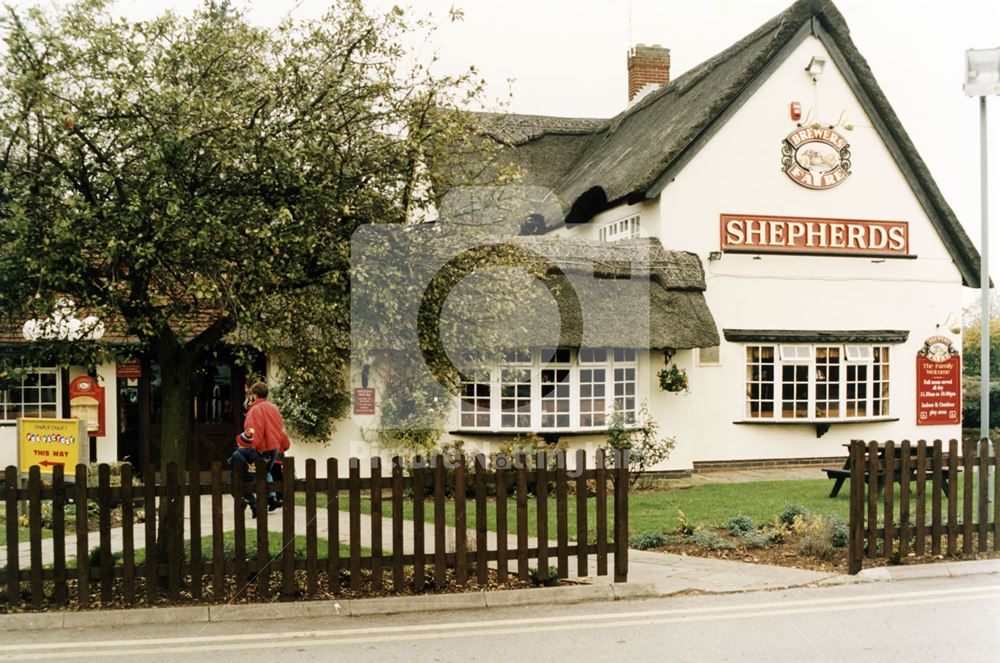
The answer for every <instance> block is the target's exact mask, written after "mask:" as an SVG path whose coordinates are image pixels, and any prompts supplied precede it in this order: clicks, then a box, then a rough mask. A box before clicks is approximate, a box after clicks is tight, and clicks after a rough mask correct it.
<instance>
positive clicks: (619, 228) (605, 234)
mask: <svg viewBox="0 0 1000 663" xmlns="http://www.w3.org/2000/svg"><path fill="white" fill-rule="evenodd" d="M638 236H639V215H638V214H633V215H632V216H628V217H625V218H624V219H618V220H617V221H610V222H608V223H605V224H603V225H601V226H598V228H597V238H598V239H599V240H601V241H602V242H617V241H620V240H623V239H635V238H636V237H638Z"/></svg>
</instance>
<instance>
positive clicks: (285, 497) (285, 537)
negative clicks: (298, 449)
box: [281, 456, 308, 601]
mask: <svg viewBox="0 0 1000 663" xmlns="http://www.w3.org/2000/svg"><path fill="white" fill-rule="evenodd" d="M281 482H282V486H281V500H282V502H284V506H283V507H282V508H281V599H282V600H283V601H291V600H294V599H295V595H296V593H297V590H298V584H297V583H296V581H295V459H294V458H293V457H291V456H286V457H285V458H284V460H283V461H282V463H281ZM307 556H308V553H307Z"/></svg>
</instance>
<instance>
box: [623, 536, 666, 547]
mask: <svg viewBox="0 0 1000 663" xmlns="http://www.w3.org/2000/svg"><path fill="white" fill-rule="evenodd" d="M666 543H667V537H665V536H663V534H662V533H661V532H642V533H641V534H637V535H635V536H633V537H632V538H631V539H629V540H628V545H629V548H635V549H636V550H649V549H650V548H659V547H661V546H663V545H666Z"/></svg>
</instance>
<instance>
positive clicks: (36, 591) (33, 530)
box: [28, 465, 45, 610]
mask: <svg viewBox="0 0 1000 663" xmlns="http://www.w3.org/2000/svg"><path fill="white" fill-rule="evenodd" d="M41 469H42V468H40V467H39V466H38V465H32V466H31V467H30V468H29V469H28V527H29V530H28V531H29V537H30V539H31V572H30V576H29V580H30V584H31V607H32V608H34V609H36V610H37V609H39V608H41V607H42V603H43V602H44V601H43V600H44V598H45V592H44V590H43V589H42V472H41Z"/></svg>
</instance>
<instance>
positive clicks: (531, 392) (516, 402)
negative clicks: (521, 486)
mask: <svg viewBox="0 0 1000 663" xmlns="http://www.w3.org/2000/svg"><path fill="white" fill-rule="evenodd" d="M637 373H638V354H637V352H636V351H635V350H623V349H617V350H611V349H605V348H582V349H581V350H579V351H578V352H575V351H571V350H569V349H566V348H558V349H548V350H536V351H532V352H526V351H523V352H515V353H505V358H504V360H503V361H502V362H501V363H500V364H499V365H497V366H495V367H493V368H492V369H490V370H481V371H472V372H470V373H469V374H468V375H463V376H462V379H461V382H460V385H459V403H458V426H459V428H460V429H463V430H492V431H529V430H537V431H577V430H603V429H606V428H607V424H608V415H609V414H610V412H611V410H612V408H617V409H618V410H620V411H621V412H623V413H624V415H625V417H626V421H627V422H628V423H634V422H635V420H636V412H637V410H638V408H637V398H638V397H637V385H636V379H637Z"/></svg>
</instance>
